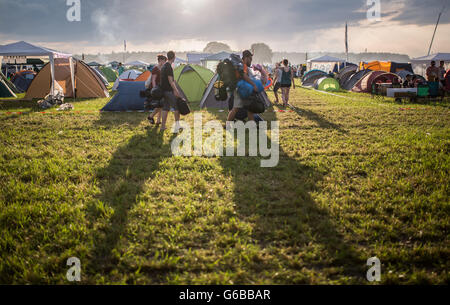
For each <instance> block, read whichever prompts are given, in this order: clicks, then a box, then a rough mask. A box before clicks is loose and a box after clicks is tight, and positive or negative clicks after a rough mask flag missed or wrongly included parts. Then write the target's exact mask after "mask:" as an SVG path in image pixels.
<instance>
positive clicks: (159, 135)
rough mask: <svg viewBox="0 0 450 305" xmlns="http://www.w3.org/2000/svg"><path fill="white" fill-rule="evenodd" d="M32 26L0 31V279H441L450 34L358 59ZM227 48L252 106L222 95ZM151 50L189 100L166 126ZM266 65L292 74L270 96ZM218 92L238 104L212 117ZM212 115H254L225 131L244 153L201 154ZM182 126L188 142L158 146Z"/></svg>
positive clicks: (221, 129)
mask: <svg viewBox="0 0 450 305" xmlns="http://www.w3.org/2000/svg"><path fill="white" fill-rule="evenodd" d="M189 14H192V12H190V11H187V12H185V13H183V16H190V15H189ZM86 18H87V17H86ZM186 18H187V17H186ZM447 24H448V22H447V23H445V25H446V26H447ZM113 25H114V24H113ZM113 25H111V26H113ZM344 25H345V29H346V30H347V25H346V24H345V22H344ZM344 25H342V24H341V25H340V26H341V28H344ZM115 30H116V31H119V30H118V29H115ZM330 31H331V30H330ZM130 32H131V31H130ZM341 32H342V31H341ZM341 32H339V33H340V34H342V33H341ZM0 33H1V31H0ZM121 33H122V32H121ZM130 35H131V34H130ZM177 35H178V34H177ZM17 36H20V35H17ZM105 36H106V35H105ZM268 36H270V35H268ZM341 36H342V35H341ZM355 36H356V35H355ZM14 37H16V36H14ZM305 37H309V36H305ZM437 37H440V36H437ZM74 39H75V38H74ZM339 39H342V38H341V37H340V36H339ZM427 39H428V38H427ZM355 40H356V38H355ZM42 41H44V40H42ZM42 41H37V40H33V39H29V40H27V41H24V40H22V39H21V38H20V37H18V39H15V40H12V39H8V41H1V42H0V58H2V59H3V65H2V66H0V67H3V68H2V71H1V73H0V143H1V144H2V145H0V227H1V232H2V237H1V238H0V284H2V285H11V284H12V285H29V284H34V285H36V284H37V285H67V284H69V285H70V284H83V285H424V284H425V285H448V283H449V252H450V248H449V245H450V244H449V228H450V223H449V221H450V217H449V202H450V200H449V185H450V176H449V172H450V154H449V147H450V146H449V144H450V104H449V102H450V70H449V69H450V53H445V52H430V54H427V55H424V56H422V55H423V54H426V52H425V53H423V52H422V53H418V52H416V53H417V54H416V53H411V54H413V55H411V56H409V57H408V59H405V60H403V57H401V56H403V55H399V54H397V53H393V54H394V55H395V56H394V55H392V56H391V57H390V58H385V57H383V56H381V55H377V53H374V54H375V55H373V56H372V55H371V57H370V59H369V60H366V59H363V60H361V61H357V60H354V59H353V58H351V57H349V54H348V51H347V53H340V55H339V54H338V53H337V52H331V51H330V52H327V51H326V49H325V47H324V48H323V49H321V50H320V52H319V51H317V52H312V51H305V52H304V53H303V49H301V52H300V51H298V52H297V51H295V52H297V53H295V52H294V51H292V52H291V53H295V54H297V55H298V54H300V53H301V56H300V55H298V58H301V59H299V60H298V59H296V57H295V56H291V57H288V56H287V55H286V54H290V53H289V52H290V51H289V52H288V51H283V52H282V51H272V50H271V49H270V50H271V51H270V52H271V54H270V55H271V57H270V56H269V57H270V61H269V60H268V59H266V57H265V56H266V53H265V51H264V52H263V51H258V50H260V49H258V47H261V45H262V44H263V43H259V44H258V43H255V44H253V45H252V44H250V43H248V46H244V47H242V48H241V47H240V45H239V47H234V45H233V47H227V48H226V47H223V46H221V48H218V49H216V48H213V47H214V46H220V44H219V43H217V42H216V43H209V44H207V45H206V46H207V47H205V48H204V49H202V48H200V49H196V51H187V50H189V49H188V47H186V48H185V49H181V50H183V51H181V50H180V51H179V52H178V51H177V50H175V52H174V54H176V55H175V56H176V57H175V58H170V57H171V53H170V52H169V49H168V48H169V46H170V47H171V46H172V45H176V46H177V44H169V43H167V44H166V46H167V50H166V51H161V52H160V51H158V52H156V51H155V50H157V49H156V47H154V48H153V49H151V48H150V47H148V48H147V49H148V50H151V52H153V53H151V57H150V56H148V57H146V56H144V55H143V54H144V53H145V52H144V51H143V50H147V49H140V48H138V47H137V46H136V47H135V50H136V52H135V53H131V52H128V51H127V50H126V48H127V47H128V48H131V46H132V45H133V42H132V40H131V39H130V40H129V41H127V42H124V41H122V40H120V46H119V51H120V52H117V51H113V52H111V53H110V54H108V53H107V52H109V50H106V51H103V50H102V49H101V48H102V46H100V47H98V48H97V49H94V47H92V46H88V47H86V50H87V51H79V52H78V50H76V48H75V49H73V50H71V49H69V48H68V49H64V47H62V48H58V49H56V48H55V46H58V47H61V46H65V43H66V42H64V43H59V41H58V42H54V43H53V44H52V43H51V42H47V44H46V43H45V41H44V42H42ZM155 41H156V39H155ZM211 41H213V39H211ZM223 41H224V42H222V43H221V44H223V45H225V44H226V42H228V40H226V39H223ZM249 42H253V40H251V41H249ZM92 43H93V42H92ZM155 43H156V42H155ZM185 43H186V42H185ZM80 44H82V42H80ZM125 44H126V46H125ZM273 44H274V45H276V46H278V45H277V44H276V43H273ZM136 45H137V42H136ZM236 45H237V44H236ZM158 46H159V45H158ZM314 46H316V45H315V44H314ZM439 46H440V48H442V49H443V48H444V47H445V46H444V47H442V44H440V45H439ZM108 47H109V46H108ZM249 47H250V48H249ZM447 47H448V46H447ZM122 48H123V49H124V50H123V51H122V50H121V49H122ZM311 48H312V47H311ZM105 49H106V47H105ZM266 49H269V47H268V46H267V48H266ZM385 49H388V47H387V46H385ZM385 49H382V48H381V46H380V50H381V51H384V50H385ZM92 50H95V51H92ZM97 50H98V52H97ZM246 50H251V51H252V52H250V51H249V52H250V53H251V56H252V59H253V62H252V64H251V65H248V66H247V65H246V64H245V58H246V55H245V54H246V53H245V51H246ZM299 50H300V49H299ZM433 50H434V49H433ZM381 51H380V52H381ZM395 51H397V49H395ZM425 51H427V50H425ZM443 51H446V50H443ZM447 51H448V48H447ZM88 52H90V53H88ZM101 52H103V53H105V54H103V53H101ZM276 52H278V53H277V54H281V55H280V56H283V57H282V60H280V59H279V58H277V57H276V56H275V55H274V54H276ZM358 52H359V51H358ZM393 52H394V51H393ZM148 53H150V51H148ZM356 54H357V53H356V51H355V53H354V54H353V55H352V56H354V57H355V58H356ZM367 54H368V52H367V51H366V52H361V58H362V57H363V56H366V57H368V55H367ZM380 54H381V53H380ZM155 55H156V56H155ZM284 55H286V56H284ZM303 55H305V56H303ZM108 56H109V57H108ZM157 56H162V57H165V58H166V60H169V61H165V62H164V63H163V64H161V65H160V66H158V64H159V62H158V57H157ZM236 58H238V61H239V64H241V65H242V63H244V65H246V66H245V69H244V71H248V70H249V71H250V72H245V73H250V74H249V75H252V77H250V76H249V79H251V80H252V81H255V84H254V87H255V89H254V87H253V86H250V91H251V98H254V100H257V101H258V102H259V103H260V104H262V109H263V110H262V111H259V112H258V111H255V112H254V113H253V112H252V111H250V110H248V108H245V107H247V106H245V107H235V105H236V104H237V102H236V99H237V98H236V95H237V94H239V96H240V98H241V99H242V100H244V99H245V98H244V97H243V96H244V95H243V94H241V91H239V90H240V89H241V88H240V87H239V85H237V84H238V80H239V81H245V80H246V78H244V77H242V76H240V74H239V72H240V71H239V70H238V69H239V68H236V67H239V65H234V62H233V60H236ZM247 58H248V57H247ZM291 58H294V59H293V60H291ZM31 59H32V60H31ZM288 59H289V64H288V65H286V64H283V60H288ZM37 60H39V61H37ZM431 61H436V63H437V66H439V62H440V61H442V62H443V63H444V67H445V69H446V73H445V76H444V79H434V78H433V76H432V75H431V77H430V73H429V71H430V70H429V66H430V62H431ZM167 63H168V65H167ZM228 64H229V65H234V66H233V67H234V68H235V69H236V71H234V70H233V72H236V73H235V74H233V75H232V77H234V82H235V83H236V86H235V87H233V88H231V89H230V87H227V80H226V79H225V76H226V73H225V72H223V70H224V69H225V68H223V67H224V66H226V65H228ZM280 64H281V68H279V66H278V65H280ZM166 65H167V66H166ZM155 67H156V68H157V69H155ZM167 67H170V69H172V72H173V76H172V78H173V81H174V83H173V86H174V87H170V90H171V91H173V92H179V94H180V96H179V97H178V96H177V99H176V102H177V103H178V102H180V101H183V102H185V103H186V105H188V108H189V112H190V113H189V114H186V115H182V116H181V121H183V122H184V123H185V124H184V125H183V126H185V127H183V128H181V129H180V130H179V131H176V130H175V128H174V127H173V126H177V125H176V122H175V116H174V115H172V112H174V113H175V111H177V108H176V107H174V106H173V105H170V107H169V108H170V110H165V108H164V107H162V106H161V107H160V106H158V107H159V108H163V110H162V111H163V112H164V111H166V112H167V113H168V118H167V130H164V129H163V128H161V125H157V124H152V123H151V120H150V119H149V115H150V114H151V113H152V112H155V111H156V108H158V107H156V106H155V107H153V108H149V107H150V106H149V104H150V102H151V101H154V100H155V98H154V96H155V95H152V94H153V92H152V91H153V90H151V89H152V87H153V83H152V81H153V80H154V79H153V76H156V73H160V74H161V77H163V75H166V77H167V79H168V80H169V86H172V83H171V82H170V73H169V76H167V74H165V73H168V72H167V70H164V73H163V72H162V71H163V69H168V68H167ZM283 69H285V70H283ZM286 69H287V70H286ZM280 71H281V72H280ZM283 71H285V72H283ZM286 71H289V73H288V72H286ZM427 71H428V72H427ZM278 72H279V73H280V74H279V75H281V79H282V80H283V82H284V80H285V75H286V73H287V75H288V77H289V79H288V81H292V82H293V83H292V85H295V87H294V86H292V87H289V86H291V84H289V85H288V86H283V87H281V88H280V91H278V96H279V97H278V96H276V95H275V92H276V90H275V86H276V83H277V82H276V81H275V80H276V77H278V76H277V73H278ZM158 75H159V74H158ZM224 75H225V76H224ZM236 75H237V76H236ZM240 77H242V78H240ZM256 81H258V83H257V84H256ZM155 82H156V80H155ZM278 82H280V77H278ZM247 85H250V83H249V82H247ZM259 85H261V88H260V86H259ZM283 85H285V84H283ZM161 87H162V83H161ZM288 87H289V88H290V89H289V90H290V91H288V92H289V93H288V96H289V97H288V99H289V102H288V104H287V105H286V106H284V105H283V102H285V100H286V99H287V98H286V93H285V92H286V88H288ZM158 88H159V87H158ZM153 89H154V87H153ZM225 89H226V90H225ZM283 89H284V90H283ZM274 91H275V92H274ZM233 94H234V95H233ZM149 95H150V97H149ZM223 95H225V96H223ZM249 95H250V94H249ZM159 99H161V100H164V102H166V100H168V99H169V98H168V95H167V92H166V91H165V92H164V94H163V97H162V98H158V100H159ZM165 99H166V100H165ZM248 99H250V97H249V98H248ZM278 99H280V101H279V102H278V103H277V102H276V101H278ZM233 103H235V104H233ZM286 103H287V102H286ZM176 106H177V107H178V104H176ZM169 108H168V109H169ZM234 108H240V110H242V109H244V111H243V115H242V112H237V114H236V117H235V118H234V117H233V119H232V120H230V119H229V117H230V113H231V112H232V111H233V109H234ZM253 114H255V119H254V121H255V122H253V121H252V120H253V117H252V116H251V115H253ZM154 120H155V121H156V120H157V119H156V116H155V119H154ZM230 121H231V122H233V123H234V124H240V122H241V121H244V122H245V121H247V122H251V123H254V126H255V127H254V129H253V131H254V133H253V134H252V127H251V126H253V125H245V126H247V127H248V130H244V133H243V134H244V137H243V139H244V141H241V140H239V139H237V140H235V139H234V138H233V139H232V144H233V145H235V144H236V146H237V147H239V145H240V143H244V144H242V145H243V149H242V152H243V154H241V155H239V153H236V154H235V150H234V146H233V150H232V152H233V154H227V153H228V151H226V153H225V148H224V149H223V150H224V153H223V154H219V153H212V154H210V155H207V154H206V149H205V146H206V143H208V140H207V139H211V138H212V135H216V138H217V135H218V137H219V140H218V141H219V142H220V143H222V142H223V143H224V144H226V143H228V142H227V141H228V139H227V136H229V132H230V131H229V130H230V129H229V128H228V126H229V125H227V124H228V123H229V122H230ZM211 122H215V124H216V125H214V126H215V127H216V129H213V128H212V127H211V126H212V124H210V123H211ZM274 122H276V123H275V124H274ZM266 123H267V124H266ZM208 124H209V125H208ZM247 124H248V123H247ZM242 125H243V126H244V123H242ZM186 126H188V127H186ZM208 126H209V127H208ZM217 126H218V127H217ZM233 126H235V125H233ZM249 126H250V127H249ZM274 126H276V127H274ZM266 127H267V129H264V128H266ZM208 128H209V129H208ZM232 133H233V137H234V130H232ZM253 135H257V136H254V138H253V139H252V137H253ZM181 136H186V139H187V140H186V141H185V142H183V143H184V144H185V145H187V146H188V150H189V152H190V153H189V155H177V154H175V153H174V148H173V147H174V144H173V143H174V140H175V139H177V137H181ZM252 140H254V142H252ZM199 141H200V146H197V145H199ZM186 143H187V144H186ZM215 143H217V142H215ZM251 143H257V145H253V146H256V147H257V148H256V150H255V151H256V152H257V154H256V153H255V154H254V155H252V151H253V149H254V147H253V146H252V144H251ZM202 145H203V150H202ZM276 149H277V155H276V158H277V162H276V164H275V165H273V166H270V167H269V166H267V167H264V166H261V164H263V163H262V161H264V160H268V159H269V158H272V157H273V156H274V154H275V150H276ZM236 151H238V150H237V149H236ZM269 151H270V153H271V154H269ZM264 152H266V155H264ZM273 158H274V157H273ZM72 257H75V258H77V259H79V261H80V262H81V266H82V267H81V280H80V281H79V283H78V282H76V283H72V282H70V281H68V277H67V274H68V269H69V268H70V266H69V265H68V263H67V262H68V259H69V258H72ZM373 257H376V258H377V259H379V261H380V262H381V266H382V267H381V279H379V280H376V281H371V280H369V279H368V276H367V274H368V269H369V268H370V267H371V266H370V265H368V263H367V262H368V259H370V258H373ZM269 287H270V286H269ZM232 289H233V288H230V289H229V290H228V291H231V290H232ZM252 289H253V288H252ZM183 291H187V292H189V293H194V292H195V291H194V290H192V289H191V287H190V286H189V289H187V288H183ZM258 291H259V290H258ZM261 291H262V290H261ZM187 292H186V295H187ZM183 293H184V292H183Z"/></svg>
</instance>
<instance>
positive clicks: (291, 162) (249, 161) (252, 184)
mask: <svg viewBox="0 0 450 305" xmlns="http://www.w3.org/2000/svg"><path fill="white" fill-rule="evenodd" d="M264 118H265V120H266V121H275V120H276V117H275V114H274V113H265V114H264ZM282 132H283V131H282V130H280V133H282ZM268 142H269V143H270V140H268ZM247 143H248V140H247ZM260 160H261V158H259V157H223V158H221V159H220V162H221V165H222V167H223V171H224V174H225V175H227V176H231V177H232V180H233V184H234V194H233V201H234V204H235V206H236V210H237V213H238V215H239V216H238V217H239V218H241V219H242V220H243V221H248V222H253V223H254V229H253V234H252V238H253V240H254V243H256V244H257V245H258V246H259V247H260V248H261V250H262V251H263V252H264V253H265V254H264V255H266V256H267V257H272V259H268V260H254V261H251V262H250V263H249V264H250V266H249V268H250V271H251V273H252V274H260V275H264V274H265V275H266V276H267V274H270V276H271V277H272V278H273V281H274V282H275V283H279V284H304V283H311V282H312V281H311V279H310V278H308V276H307V275H304V272H302V271H301V269H302V268H306V269H307V270H309V272H311V271H312V270H313V271H320V270H324V272H325V274H328V278H329V279H332V278H337V277H339V278H342V277H352V280H351V281H352V282H361V279H363V277H364V276H365V271H364V268H365V267H364V263H365V262H364V261H362V260H361V259H360V258H359V255H358V253H357V252H356V250H354V249H353V247H352V246H351V245H349V244H347V243H346V242H345V240H344V238H343V236H342V234H341V233H340V232H339V229H338V225H337V222H338V219H335V218H333V217H332V216H331V215H330V214H329V212H328V209H326V208H324V207H320V206H319V205H318V204H317V203H316V202H315V201H314V199H313V198H312V197H311V193H312V192H314V191H315V190H317V188H318V182H319V181H320V180H321V179H322V176H323V173H321V172H319V171H318V170H316V169H315V168H313V167H310V166H307V165H304V164H302V163H301V162H300V161H299V160H295V159H292V158H291V157H289V156H288V154H286V152H284V151H283V149H282V147H281V146H280V160H279V163H278V165H277V166H276V167H273V168H261V167H260ZM325 269H328V270H327V271H325ZM332 269H334V271H331V270H332ZM283 272H286V273H284V274H283ZM327 272H328V273H327ZM277 274H278V276H277ZM288 274H289V275H290V276H291V277H290V278H286V277H287V276H288ZM264 277H265V276H264ZM254 278H258V276H255V277H254Z"/></svg>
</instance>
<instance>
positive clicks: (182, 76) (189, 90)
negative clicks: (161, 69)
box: [173, 65, 214, 102]
mask: <svg viewBox="0 0 450 305" xmlns="http://www.w3.org/2000/svg"><path fill="white" fill-rule="evenodd" d="M173 74H174V77H175V81H176V82H177V83H178V85H179V86H180V87H181V89H182V90H183V91H184V93H185V94H186V97H187V99H188V101H189V102H200V101H201V99H202V97H203V93H205V89H206V87H207V86H208V84H209V81H210V80H211V79H212V78H213V76H214V73H213V72H212V71H210V70H209V69H206V68H203V67H201V66H197V65H180V66H178V67H177V68H176V69H175V70H174V71H173Z"/></svg>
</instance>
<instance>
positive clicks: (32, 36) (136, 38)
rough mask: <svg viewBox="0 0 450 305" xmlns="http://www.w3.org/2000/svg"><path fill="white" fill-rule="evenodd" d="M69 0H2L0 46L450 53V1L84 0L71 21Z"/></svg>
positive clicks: (92, 50) (87, 50)
mask: <svg viewBox="0 0 450 305" xmlns="http://www.w3.org/2000/svg"><path fill="white" fill-rule="evenodd" d="M66 1H67V0H0V44H6V43H10V42H15V41H19V40H25V41H28V42H31V43H36V44H40V45H43V46H47V47H51V48H55V49H58V50H60V51H66V52H72V53H78V54H79V53H81V52H85V53H98V52H105V53H109V52H111V51H116V52H118V51H121V50H122V49H123V40H127V47H128V50H129V51H162V50H168V49H174V50H176V51H181V50H197V51H201V50H202V49H203V47H204V46H205V45H206V43H207V42H209V41H221V42H225V43H228V44H229V45H230V46H231V47H232V48H233V49H235V50H242V49H245V48H248V47H249V46H250V45H251V44H252V43H254V42H265V43H267V44H269V45H270V46H271V48H272V49H273V50H276V51H298V52H305V51H309V52H312V51H330V52H344V51H345V45H344V26H345V22H346V21H348V23H349V47H350V52H364V51H365V50H366V49H367V50H368V51H369V52H396V53H404V54H408V55H410V56H412V57H415V56H421V55H425V54H426V52H427V51H428V47H429V43H430V40H431V36H432V34H433V30H434V26H435V24H436V20H437V16H438V14H439V12H440V11H441V10H442V8H443V6H444V5H445V6H446V9H445V10H444V13H443V14H442V17H441V23H440V26H439V28H438V31H437V33H436V37H435V43H434V45H433V51H434V52H450V35H449V33H450V0H380V4H381V5H380V6H381V21H375V20H368V18H367V11H368V9H369V8H370V7H371V6H369V5H368V4H367V2H372V1H368V0H163V1H162V0H159V1H155V0H80V1H81V21H80V22H69V21H68V20H67V18H66V13H67V10H68V9H69V6H67V3H66Z"/></svg>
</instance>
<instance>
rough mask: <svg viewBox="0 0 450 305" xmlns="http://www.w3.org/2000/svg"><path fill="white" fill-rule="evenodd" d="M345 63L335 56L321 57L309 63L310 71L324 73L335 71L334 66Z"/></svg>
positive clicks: (310, 60)
mask: <svg viewBox="0 0 450 305" xmlns="http://www.w3.org/2000/svg"><path fill="white" fill-rule="evenodd" d="M343 62H345V60H342V59H340V58H337V57H333V56H328V55H325V56H320V57H316V58H313V59H309V60H308V61H307V65H308V70H322V71H333V68H334V66H335V65H336V64H337V65H338V66H339V64H340V63H343Z"/></svg>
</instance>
